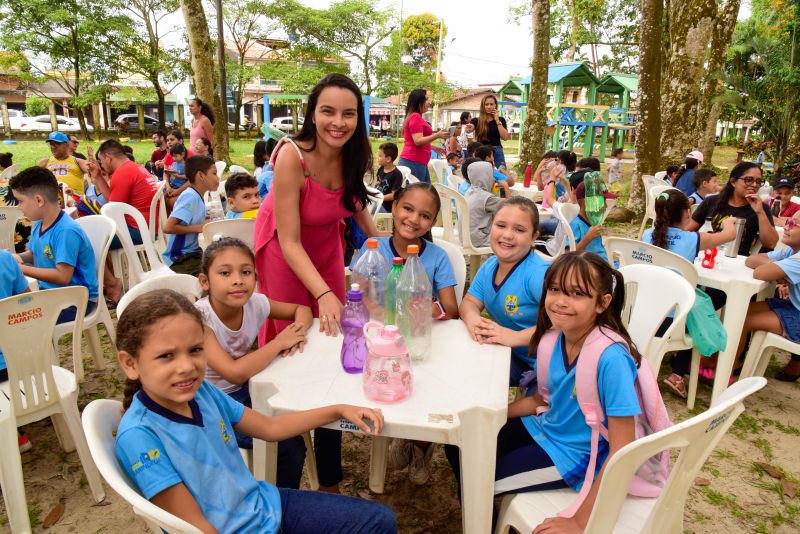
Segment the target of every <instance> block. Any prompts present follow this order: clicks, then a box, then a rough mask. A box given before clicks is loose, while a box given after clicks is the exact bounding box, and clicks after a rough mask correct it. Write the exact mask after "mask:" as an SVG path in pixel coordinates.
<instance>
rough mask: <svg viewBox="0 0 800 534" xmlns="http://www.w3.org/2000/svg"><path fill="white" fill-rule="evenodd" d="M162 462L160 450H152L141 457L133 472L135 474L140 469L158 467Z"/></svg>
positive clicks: (133, 466) (132, 467) (134, 465)
mask: <svg viewBox="0 0 800 534" xmlns="http://www.w3.org/2000/svg"><path fill="white" fill-rule="evenodd" d="M160 460H161V451H160V450H159V449H150V450H149V451H147V452H143V453H142V454H140V455H139V460H138V461H137V462H136V463H135V464H133V465H132V466H131V471H133V472H134V473H135V472H136V471H138V470H139V469H149V468H151V467H153V466H154V465H156V464H157V463H158V462H159V461H160Z"/></svg>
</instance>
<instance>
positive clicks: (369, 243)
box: [367, 238, 378, 248]
mask: <svg viewBox="0 0 800 534" xmlns="http://www.w3.org/2000/svg"><path fill="white" fill-rule="evenodd" d="M367 248H378V240H377V239H372V238H370V239H367Z"/></svg>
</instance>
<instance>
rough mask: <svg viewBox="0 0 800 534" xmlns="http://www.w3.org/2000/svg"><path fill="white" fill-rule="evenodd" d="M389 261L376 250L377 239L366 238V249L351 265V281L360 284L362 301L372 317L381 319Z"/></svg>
mask: <svg viewBox="0 0 800 534" xmlns="http://www.w3.org/2000/svg"><path fill="white" fill-rule="evenodd" d="M388 274H389V263H388V262H387V261H386V258H384V257H383V255H382V254H381V253H380V251H378V240H377V239H367V250H366V251H365V252H364V254H362V255H361V257H360V258H359V259H358V261H357V262H356V264H355V265H354V266H353V282H355V283H357V284H358V285H359V286H361V292H362V293H363V295H364V303H365V304H366V306H367V309H368V310H369V314H370V317H372V318H373V319H378V320H381V319H383V304H384V287H385V283H386V276H387V275H388Z"/></svg>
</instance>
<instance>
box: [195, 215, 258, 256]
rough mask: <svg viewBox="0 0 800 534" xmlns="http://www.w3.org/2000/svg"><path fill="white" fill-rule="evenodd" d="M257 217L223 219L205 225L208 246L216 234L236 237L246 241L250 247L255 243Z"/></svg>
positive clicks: (205, 240) (205, 239)
mask: <svg viewBox="0 0 800 534" xmlns="http://www.w3.org/2000/svg"><path fill="white" fill-rule="evenodd" d="M255 228H256V220H255V219H222V220H219V221H212V222H210V223H206V224H205V226H203V241H204V242H205V245H206V246H208V245H210V244H211V243H212V242H213V241H214V237H215V236H218V235H219V236H225V237H236V238H238V239H241V240H242V241H244V242H245V243H246V244H247V246H248V247H250V249H252V248H253V245H254V243H255V235H254V234H255Z"/></svg>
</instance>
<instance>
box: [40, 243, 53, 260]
mask: <svg viewBox="0 0 800 534" xmlns="http://www.w3.org/2000/svg"><path fill="white" fill-rule="evenodd" d="M43 254H44V257H45V258H47V259H48V260H53V259H55V256H54V255H53V249H52V248H50V245H45V246H44V251H43Z"/></svg>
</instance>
